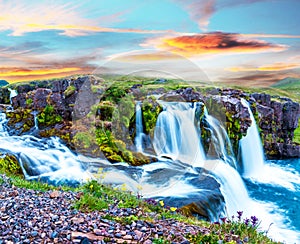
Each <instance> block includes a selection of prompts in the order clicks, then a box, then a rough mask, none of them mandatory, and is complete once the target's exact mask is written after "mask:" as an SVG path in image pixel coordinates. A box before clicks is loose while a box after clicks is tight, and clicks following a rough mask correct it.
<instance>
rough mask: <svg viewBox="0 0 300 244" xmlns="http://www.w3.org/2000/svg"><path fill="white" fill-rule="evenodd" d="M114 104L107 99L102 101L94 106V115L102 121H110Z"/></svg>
mask: <svg viewBox="0 0 300 244" xmlns="http://www.w3.org/2000/svg"><path fill="white" fill-rule="evenodd" d="M114 111H115V105H114V104H113V103H111V102H109V101H102V102H100V103H99V104H98V105H97V107H96V116H97V117H98V118H99V119H100V120H103V121H112V118H113V113H114Z"/></svg>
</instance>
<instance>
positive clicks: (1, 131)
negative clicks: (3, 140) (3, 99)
mask: <svg viewBox="0 0 300 244" xmlns="http://www.w3.org/2000/svg"><path fill="white" fill-rule="evenodd" d="M5 123H6V116H5V113H0V137H4V136H8V133H7V131H6V130H5V128H4V124H5Z"/></svg>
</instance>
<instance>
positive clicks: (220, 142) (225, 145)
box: [204, 108, 237, 169]
mask: <svg viewBox="0 0 300 244" xmlns="http://www.w3.org/2000/svg"><path fill="white" fill-rule="evenodd" d="M204 115H205V116H204V120H205V121H206V123H207V124H208V125H209V128H207V129H209V130H210V132H211V135H212V143H213V145H214V148H215V150H216V153H217V154H218V155H217V156H218V157H219V159H222V160H223V161H225V162H226V163H228V164H230V165H231V166H232V167H233V168H235V169H236V168H237V165H236V160H235V156H234V153H233V150H232V145H231V142H230V140H229V137H228V135H227V132H226V131H225V129H224V127H223V126H222V125H221V123H220V122H219V121H218V120H217V119H216V118H214V117H213V116H211V115H209V114H208V112H207V109H206V108H205V109H204Z"/></svg>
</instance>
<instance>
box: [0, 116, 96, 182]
mask: <svg viewBox="0 0 300 244" xmlns="http://www.w3.org/2000/svg"><path fill="white" fill-rule="evenodd" d="M0 116H1V117H0V151H2V152H7V153H11V154H13V155H15V156H16V157H17V158H18V159H19V161H20V166H21V168H22V170H23V173H24V176H25V177H26V179H35V178H41V177H46V178H49V179H50V180H51V181H55V182H59V181H60V180H69V181H74V180H77V181H79V182H80V181H81V182H85V181H86V180H87V179H90V178H91V175H90V174H89V173H88V172H87V171H86V170H84V169H83V168H82V166H81V163H80V162H79V161H78V158H77V156H76V155H74V154H73V153H72V152H71V151H70V149H69V148H68V147H66V146H65V145H63V144H62V143H61V142H60V140H59V139H58V138H49V139H47V140H45V139H38V138H36V137H34V136H30V135H24V136H9V135H8V133H7V132H6V131H5V129H4V127H3V123H4V122H5V115H3V113H0Z"/></svg>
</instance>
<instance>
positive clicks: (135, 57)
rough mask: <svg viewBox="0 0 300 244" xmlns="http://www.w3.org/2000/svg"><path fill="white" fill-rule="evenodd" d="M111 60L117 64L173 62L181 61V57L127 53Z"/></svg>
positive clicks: (156, 53)
mask: <svg viewBox="0 0 300 244" xmlns="http://www.w3.org/2000/svg"><path fill="white" fill-rule="evenodd" d="M111 58H112V59H114V60H115V61H118V62H139V61H146V62H147V61H150V62H153V61H161V60H175V59H182V57H181V56H178V55H175V54H172V53H170V52H160V51H159V52H155V51H154V52H148V53H134V52H127V53H122V54H121V55H120V54H118V55H112V56H111Z"/></svg>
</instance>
